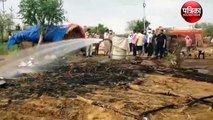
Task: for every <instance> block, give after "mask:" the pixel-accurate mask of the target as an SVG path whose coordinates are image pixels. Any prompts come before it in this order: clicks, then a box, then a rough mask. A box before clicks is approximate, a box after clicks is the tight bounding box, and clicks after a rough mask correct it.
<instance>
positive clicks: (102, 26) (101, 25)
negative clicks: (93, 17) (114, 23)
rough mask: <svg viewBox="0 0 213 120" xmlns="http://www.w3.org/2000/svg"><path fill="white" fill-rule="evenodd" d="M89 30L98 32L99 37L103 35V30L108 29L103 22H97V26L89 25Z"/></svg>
mask: <svg viewBox="0 0 213 120" xmlns="http://www.w3.org/2000/svg"><path fill="white" fill-rule="evenodd" d="M89 28H90V32H92V33H99V34H100V35H101V37H103V34H104V32H105V31H106V30H107V29H108V28H107V27H105V26H104V25H103V24H98V26H93V27H89Z"/></svg>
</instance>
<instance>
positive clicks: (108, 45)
mask: <svg viewBox="0 0 213 120" xmlns="http://www.w3.org/2000/svg"><path fill="white" fill-rule="evenodd" d="M112 37H113V31H112V30H108V29H106V31H105V33H104V35H103V36H102V38H103V41H101V42H104V54H105V55H107V56H109V57H110V55H111V50H112ZM85 38H86V39H88V38H96V39H99V38H101V35H100V34H99V33H91V30H90V29H89V28H88V29H86V30H85ZM99 45H100V43H95V44H92V45H88V46H86V48H85V50H84V51H85V56H86V57H92V55H98V52H99ZM93 47H95V51H93Z"/></svg>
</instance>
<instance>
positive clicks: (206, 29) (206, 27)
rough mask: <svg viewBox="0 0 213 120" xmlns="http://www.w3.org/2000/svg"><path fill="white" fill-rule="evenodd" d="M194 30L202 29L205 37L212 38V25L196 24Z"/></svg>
mask: <svg viewBox="0 0 213 120" xmlns="http://www.w3.org/2000/svg"><path fill="white" fill-rule="evenodd" d="M195 28H202V29H203V30H204V33H205V35H206V36H211V37H213V23H196V24H195Z"/></svg>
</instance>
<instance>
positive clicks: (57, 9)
mask: <svg viewBox="0 0 213 120" xmlns="http://www.w3.org/2000/svg"><path fill="white" fill-rule="evenodd" d="M19 8H20V11H19V14H20V16H21V18H22V19H23V22H24V23H25V24H28V25H40V26H41V30H40V39H39V43H38V45H39V44H41V43H42V41H43V38H44V35H45V32H46V30H47V27H48V26H51V25H57V24H59V23H62V22H63V21H64V20H65V16H64V13H65V11H64V9H63V1H62V0H21V2H20V5H19Z"/></svg>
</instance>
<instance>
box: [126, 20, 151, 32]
mask: <svg viewBox="0 0 213 120" xmlns="http://www.w3.org/2000/svg"><path fill="white" fill-rule="evenodd" d="M145 24H146V28H148V27H149V25H150V22H149V21H145ZM127 25H128V27H127V30H129V31H134V30H135V31H138V32H141V31H145V30H144V20H132V21H129V22H127Z"/></svg>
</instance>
